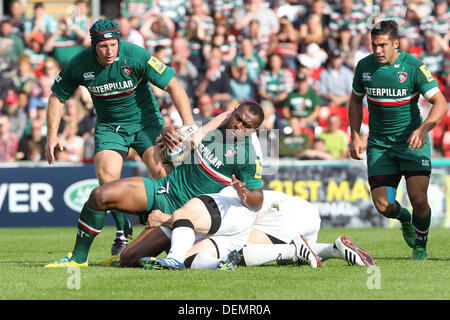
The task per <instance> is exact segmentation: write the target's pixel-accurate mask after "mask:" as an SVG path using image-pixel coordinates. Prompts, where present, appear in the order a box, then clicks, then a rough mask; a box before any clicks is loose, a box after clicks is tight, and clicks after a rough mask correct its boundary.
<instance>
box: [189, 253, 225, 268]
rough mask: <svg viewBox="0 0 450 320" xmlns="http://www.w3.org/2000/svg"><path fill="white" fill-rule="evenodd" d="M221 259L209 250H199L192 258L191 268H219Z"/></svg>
mask: <svg viewBox="0 0 450 320" xmlns="http://www.w3.org/2000/svg"><path fill="white" fill-rule="evenodd" d="M219 263H220V259H217V258H214V257H213V256H212V255H210V254H209V253H207V252H199V253H197V254H196V255H195V258H194V260H192V264H191V269H217V267H218V265H219Z"/></svg>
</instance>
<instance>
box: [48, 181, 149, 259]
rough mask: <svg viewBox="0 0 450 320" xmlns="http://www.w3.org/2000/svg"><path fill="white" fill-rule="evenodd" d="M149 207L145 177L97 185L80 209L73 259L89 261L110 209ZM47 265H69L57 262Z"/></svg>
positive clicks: (138, 211)
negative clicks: (92, 248)
mask: <svg viewBox="0 0 450 320" xmlns="http://www.w3.org/2000/svg"><path fill="white" fill-rule="evenodd" d="M148 208H149V204H148V197H147V190H146V185H145V184H144V181H143V178H140V177H132V178H125V179H121V180H116V181H113V182H110V183H106V184H104V185H101V186H99V187H97V188H95V189H94V190H92V192H91V194H90V196H89V199H88V201H87V202H86V203H85V204H84V206H83V209H82V210H81V213H80V217H79V220H78V227H77V237H76V242H75V248H74V250H73V255H72V257H71V258H70V260H71V261H74V262H75V263H78V264H82V263H86V262H87V257H88V253H89V250H90V248H91V245H92V243H93V241H94V239H95V237H96V236H97V235H98V234H99V233H100V232H101V231H102V229H103V226H104V222H105V217H106V211H107V210H119V211H123V212H127V213H135V214H136V213H142V212H145V211H147V210H148ZM47 266H48V267H61V266H66V265H64V263H63V264H61V263H57V262H55V263H52V264H50V265H47Z"/></svg>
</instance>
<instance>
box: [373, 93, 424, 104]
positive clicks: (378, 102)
mask: <svg viewBox="0 0 450 320" xmlns="http://www.w3.org/2000/svg"><path fill="white" fill-rule="evenodd" d="M414 100H419V95H417V96H415V97H412V98H411V99H408V100H402V101H392V102H381V101H375V100H372V99H370V98H369V97H367V101H369V102H370V103H373V104H376V105H379V106H399V105H401V104H405V103H409V102H412V101H414Z"/></svg>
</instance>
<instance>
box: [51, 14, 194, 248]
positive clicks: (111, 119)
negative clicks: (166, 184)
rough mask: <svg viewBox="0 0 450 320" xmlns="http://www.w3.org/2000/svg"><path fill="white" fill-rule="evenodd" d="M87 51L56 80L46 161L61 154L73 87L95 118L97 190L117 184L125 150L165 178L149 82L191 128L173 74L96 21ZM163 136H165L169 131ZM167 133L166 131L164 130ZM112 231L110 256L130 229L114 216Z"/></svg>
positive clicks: (184, 99)
mask: <svg viewBox="0 0 450 320" xmlns="http://www.w3.org/2000/svg"><path fill="white" fill-rule="evenodd" d="M89 32H90V36H91V43H92V45H91V46H89V47H87V48H86V49H84V50H83V51H82V52H80V53H79V54H77V55H76V56H75V57H73V58H72V59H71V60H70V62H69V63H68V64H67V66H66V67H65V68H64V69H63V70H62V71H61V73H60V74H58V75H57V77H56V79H55V82H54V84H53V86H52V94H51V96H50V98H49V103H48V110H47V129H48V134H47V143H46V148H45V154H46V159H47V161H48V163H49V164H53V163H54V162H55V155H54V150H55V148H60V149H61V148H62V144H61V141H60V139H59V137H58V135H57V131H58V127H59V123H60V119H61V113H62V109H63V106H64V102H65V101H66V100H67V99H68V98H69V97H70V96H71V95H72V94H73V93H74V92H75V90H76V89H77V88H78V86H80V85H81V86H84V87H86V88H87V89H88V91H89V93H90V95H91V98H92V101H93V103H94V108H95V111H96V113H97V125H96V128H95V134H94V138H95V156H94V164H95V170H96V174H97V178H98V181H99V184H100V185H103V184H105V183H107V182H111V181H114V180H117V179H119V178H120V175H121V171H122V166H123V162H124V160H125V159H126V157H127V155H128V151H129V149H130V147H132V148H133V149H135V150H136V151H137V153H138V154H139V155H140V156H141V158H142V160H143V161H144V163H145V164H146V165H147V167H148V169H149V171H150V173H151V175H152V177H154V178H160V177H163V176H165V175H166V172H167V171H166V170H168V167H167V166H168V165H167V164H163V163H162V161H161V159H160V157H159V155H158V153H157V152H156V148H155V146H154V145H155V140H156V138H157V137H158V136H159V135H160V133H161V130H162V129H163V126H164V120H163V119H162V117H161V115H160V112H159V108H158V105H157V101H156V99H155V96H154V94H153V93H152V91H151V89H150V85H149V82H150V83H152V84H153V85H155V86H157V87H159V88H161V89H164V90H166V91H167V92H168V93H169V94H170V96H171V98H172V101H173V103H174V104H175V106H176V108H177V110H178V112H179V113H180V116H181V119H182V121H183V124H191V123H193V117H192V112H191V106H190V104H189V99H188V96H187V94H186V92H185V91H184V89H183V87H182V86H181V85H180V84H179V82H178V81H177V80H176V78H175V77H174V75H175V71H174V70H173V69H171V68H170V67H168V66H166V65H165V64H163V63H162V62H160V61H159V60H158V59H156V58H155V57H153V56H152V55H150V54H149V53H148V52H147V51H146V50H145V49H143V48H141V47H138V46H136V45H133V44H131V43H129V42H126V41H122V40H120V39H119V38H120V31H119V27H118V26H117V25H116V24H115V23H114V22H112V21H110V20H107V19H106V20H99V21H97V22H96V23H94V25H93V26H92V27H91V28H90V31H89ZM173 129H174V127H171V129H169V130H168V135H169V136H170V134H171V132H172V131H171V130H173ZM165 130H167V129H165ZM111 213H112V215H113V217H114V219H115V221H116V227H117V233H116V237H115V239H114V243H113V247H112V249H111V253H112V254H120V252H121V251H122V250H123V249H124V248H125V246H126V245H127V237H128V236H129V235H130V234H131V232H132V229H131V224H130V222H129V221H128V219H126V217H125V215H124V214H123V213H121V212H119V211H112V212H111Z"/></svg>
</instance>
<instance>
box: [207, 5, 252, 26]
mask: <svg viewBox="0 0 450 320" xmlns="http://www.w3.org/2000/svg"><path fill="white" fill-rule="evenodd" d="M208 3H209V8H210V10H211V16H212V17H214V18H216V17H218V16H220V17H225V18H226V19H227V23H228V24H229V25H233V24H234V22H235V16H236V11H237V10H240V9H242V8H244V0H209V1H208Z"/></svg>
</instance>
